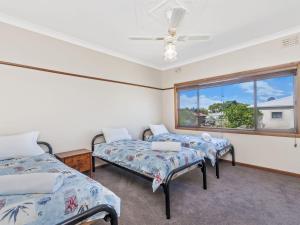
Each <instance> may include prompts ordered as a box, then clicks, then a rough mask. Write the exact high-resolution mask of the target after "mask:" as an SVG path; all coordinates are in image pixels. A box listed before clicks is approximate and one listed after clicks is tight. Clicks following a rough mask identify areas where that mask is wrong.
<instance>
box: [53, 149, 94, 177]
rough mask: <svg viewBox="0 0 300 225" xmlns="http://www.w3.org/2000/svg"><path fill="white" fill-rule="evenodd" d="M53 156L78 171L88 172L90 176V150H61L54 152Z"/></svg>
mask: <svg viewBox="0 0 300 225" xmlns="http://www.w3.org/2000/svg"><path fill="white" fill-rule="evenodd" d="M55 156H56V158H58V159H59V160H60V161H62V162H63V163H65V164H66V165H67V166H69V167H71V168H73V169H75V170H78V171H79V172H89V176H90V177H92V152H91V151H90V150H88V149H79V150H73V151H69V152H61V153H56V154H55Z"/></svg>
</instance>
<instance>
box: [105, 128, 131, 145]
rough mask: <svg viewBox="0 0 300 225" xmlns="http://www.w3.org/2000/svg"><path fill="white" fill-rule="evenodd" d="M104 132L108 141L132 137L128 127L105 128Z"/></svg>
mask: <svg viewBox="0 0 300 225" xmlns="http://www.w3.org/2000/svg"><path fill="white" fill-rule="evenodd" d="M102 132H103V135H104V138H105V141H106V143H111V142H114V141H121V140H131V139H132V137H131V136H130V134H129V132H128V130H127V129H126V128H103V129H102Z"/></svg>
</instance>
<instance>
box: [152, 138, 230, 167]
mask: <svg viewBox="0 0 300 225" xmlns="http://www.w3.org/2000/svg"><path fill="white" fill-rule="evenodd" d="M146 141H150V142H151V141H175V142H181V144H182V146H184V147H187V148H192V149H196V150H200V151H203V152H204V153H205V157H206V158H208V159H209V160H210V162H211V164H212V165H213V166H214V165H215V163H216V154H217V151H220V150H222V151H220V152H219V155H220V156H222V155H224V154H225V153H226V152H228V151H229V150H230V148H229V146H230V142H229V140H228V139H226V138H216V137H212V139H211V141H209V142H207V141H204V140H203V139H202V137H201V136H200V135H184V134H175V133H168V134H160V135H150V136H147V137H146Z"/></svg>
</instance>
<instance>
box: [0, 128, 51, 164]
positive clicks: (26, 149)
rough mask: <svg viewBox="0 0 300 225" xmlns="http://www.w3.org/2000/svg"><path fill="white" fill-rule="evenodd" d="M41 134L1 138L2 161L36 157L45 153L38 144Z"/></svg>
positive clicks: (34, 133)
mask: <svg viewBox="0 0 300 225" xmlns="http://www.w3.org/2000/svg"><path fill="white" fill-rule="evenodd" d="M38 136H39V132H36V131H33V132H28V133H23V134H16V135H8V136H0V159H7V158H16V157H26V156H35V155H40V154H43V153H45V151H44V150H43V149H42V148H41V147H40V146H39V145H38V144H37V139H38Z"/></svg>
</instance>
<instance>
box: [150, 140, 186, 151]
mask: <svg viewBox="0 0 300 225" xmlns="http://www.w3.org/2000/svg"><path fill="white" fill-rule="evenodd" d="M180 149H181V143H180V142H171V141H154V142H152V143H151V150H156V151H176V152H178V151H179V150H180Z"/></svg>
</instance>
